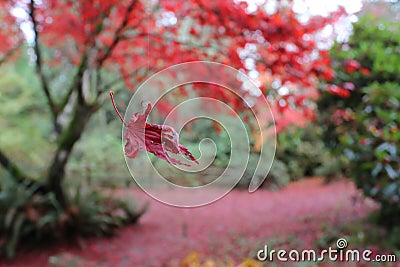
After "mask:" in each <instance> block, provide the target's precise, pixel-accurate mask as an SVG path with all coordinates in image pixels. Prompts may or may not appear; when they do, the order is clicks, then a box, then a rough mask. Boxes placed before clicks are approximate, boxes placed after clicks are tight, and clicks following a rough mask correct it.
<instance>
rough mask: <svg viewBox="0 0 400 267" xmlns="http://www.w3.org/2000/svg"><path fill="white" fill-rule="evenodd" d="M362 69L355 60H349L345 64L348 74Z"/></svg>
mask: <svg viewBox="0 0 400 267" xmlns="http://www.w3.org/2000/svg"><path fill="white" fill-rule="evenodd" d="M360 67H361V65H360V63H359V62H358V61H356V60H354V59H350V60H347V61H346V62H345V64H344V69H345V71H346V72H347V73H348V74H353V73H354V72H356V71H357V70H359V69H360Z"/></svg>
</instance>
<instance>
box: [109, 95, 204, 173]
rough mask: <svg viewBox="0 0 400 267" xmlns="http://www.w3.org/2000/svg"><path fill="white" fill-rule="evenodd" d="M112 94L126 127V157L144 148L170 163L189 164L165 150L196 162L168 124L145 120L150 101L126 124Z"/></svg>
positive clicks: (149, 108) (131, 156)
mask: <svg viewBox="0 0 400 267" xmlns="http://www.w3.org/2000/svg"><path fill="white" fill-rule="evenodd" d="M113 94H114V93H113V92H112V91H110V97H111V101H112V104H113V106H114V109H115V111H116V112H117V115H118V117H119V118H120V120H121V121H122V122H123V123H124V125H125V127H127V130H126V132H125V135H124V139H125V140H126V141H127V142H126V144H125V155H126V156H127V157H128V158H135V157H136V155H137V153H138V152H139V151H140V150H145V151H148V152H151V153H153V154H154V155H155V156H156V157H158V158H160V159H163V160H165V161H167V162H168V163H170V164H175V165H186V166H190V165H189V164H186V163H183V162H181V161H179V160H177V159H175V158H171V157H170V156H169V155H168V154H167V152H171V153H173V154H181V155H184V156H187V157H188V158H189V159H190V160H191V161H193V162H196V163H197V164H198V161H197V160H196V159H195V157H193V155H192V153H190V151H189V150H188V149H187V148H186V147H184V146H183V145H181V144H180V143H179V135H178V133H177V132H176V131H175V130H174V128H172V127H171V126H168V125H158V124H150V123H147V122H146V119H147V116H148V115H149V113H150V111H151V108H152V106H151V104H150V103H148V104H147V108H146V110H145V112H144V113H143V114H139V113H138V112H136V113H135V114H133V115H132V118H131V120H130V121H129V124H127V123H126V122H125V121H124V119H123V118H122V116H121V114H120V113H119V111H118V109H117V107H116V105H115V102H114V95H113Z"/></svg>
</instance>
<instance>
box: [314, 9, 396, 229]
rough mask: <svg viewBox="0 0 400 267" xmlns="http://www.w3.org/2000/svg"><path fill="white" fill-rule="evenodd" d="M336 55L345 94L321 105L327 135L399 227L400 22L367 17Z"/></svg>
mask: <svg viewBox="0 0 400 267" xmlns="http://www.w3.org/2000/svg"><path fill="white" fill-rule="evenodd" d="M331 54H332V57H333V58H334V61H333V64H334V67H335V69H336V78H335V79H334V80H333V81H332V82H333V83H334V84H335V85H336V86H337V87H335V89H337V88H339V89H340V92H341V93H340V94H339V95H337V92H338V91H336V92H335V91H333V92H332V91H331V94H329V93H326V92H325V93H323V95H322V97H321V99H320V101H319V103H318V105H319V108H320V112H321V116H320V119H321V122H322V125H324V138H325V140H326V143H327V144H328V145H329V146H330V147H331V148H332V149H333V151H335V153H336V154H337V155H345V156H346V157H347V158H348V160H349V167H348V172H347V175H349V176H350V177H351V178H353V179H354V181H355V183H356V185H357V187H358V188H360V189H361V190H362V191H363V192H364V194H365V195H366V196H368V197H371V198H373V199H375V200H376V201H378V202H379V203H380V204H381V210H380V215H381V219H380V222H381V223H383V224H384V225H385V226H387V227H388V228H389V229H390V228H393V227H395V226H396V225H398V223H399V222H400V131H399V128H400V116H399V111H400V85H399V83H400V76H399V73H400V25H399V24H398V23H397V22H389V21H385V20H384V19H382V18H381V19H376V18H372V17H369V16H367V17H364V18H362V19H361V20H360V22H358V23H357V24H355V25H354V33H353V35H352V36H351V38H350V40H349V41H348V43H343V44H337V45H336V46H335V47H334V48H333V49H332V51H331ZM330 89H332V87H330V86H326V87H325V90H326V91H329V90H330ZM332 93H333V94H332ZM342 93H344V95H343V94H342ZM341 96H342V97H341Z"/></svg>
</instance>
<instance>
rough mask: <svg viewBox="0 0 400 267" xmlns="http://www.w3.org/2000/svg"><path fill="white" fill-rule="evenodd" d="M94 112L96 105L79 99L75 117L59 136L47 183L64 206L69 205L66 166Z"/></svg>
mask: <svg viewBox="0 0 400 267" xmlns="http://www.w3.org/2000/svg"><path fill="white" fill-rule="evenodd" d="M93 113H94V107H92V106H88V105H86V104H85V103H84V101H79V100H78V101H77V103H76V107H75V111H74V113H73V117H72V119H71V121H70V123H69V125H68V127H67V128H65V129H64V130H63V131H62V133H61V135H60V136H59V140H58V146H57V150H56V152H55V155H54V158H53V161H52V163H51V165H50V168H49V172H48V175H47V185H48V189H49V191H50V192H53V193H54V194H55V197H56V199H57V201H58V202H59V203H60V205H61V206H62V207H64V208H65V207H67V206H68V200H67V198H66V196H65V193H64V191H63V187H62V183H63V180H64V177H65V167H66V165H67V162H68V159H69V157H70V155H71V152H72V149H73V147H74V144H75V143H76V141H78V140H79V138H80V137H81V135H82V133H83V131H84V129H85V126H86V125H87V123H88V122H89V119H90V117H91V116H92V115H93Z"/></svg>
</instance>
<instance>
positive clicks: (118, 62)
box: [0, 0, 354, 103]
mask: <svg viewBox="0 0 400 267" xmlns="http://www.w3.org/2000/svg"><path fill="white" fill-rule="evenodd" d="M32 1H33V0H32ZM29 2H30V1H17V0H10V1H4V2H2V3H1V12H0V19H1V21H2V22H4V23H3V24H4V25H2V27H1V31H0V56H1V55H2V54H4V53H6V52H7V51H9V49H10V47H11V46H13V45H15V44H16V43H17V39H18V38H19V36H22V35H21V32H20V30H19V27H18V25H17V24H16V23H15V19H13V17H12V16H11V15H10V14H11V13H10V12H11V10H12V9H13V8H14V7H15V6H18V7H20V8H23V9H25V10H26V11H27V12H28V13H29V10H30V6H29ZM265 4H268V1H267V2H266V3H265ZM34 7H35V13H34V15H33V17H34V18H35V20H36V21H35V23H36V28H37V34H38V42H40V43H41V44H42V45H44V46H46V47H47V48H48V49H49V51H50V53H48V56H47V55H46V57H45V56H44V55H43V58H42V61H43V62H42V64H43V65H47V66H49V67H51V68H49V69H54V68H56V67H58V68H64V66H75V70H76V69H78V68H79V67H82V66H83V67H85V68H88V69H92V70H93V69H94V70H100V69H101V70H102V71H106V72H109V73H118V74H120V75H121V77H122V79H123V80H124V81H125V85H126V86H127V87H129V88H131V89H132V90H133V89H134V88H136V87H137V84H138V83H140V82H141V81H142V80H143V79H144V78H145V77H147V76H148V75H149V72H153V71H157V70H160V69H161V68H163V67H167V66H170V65H172V64H176V63H181V62H187V61H194V60H211V61H216V62H221V63H225V64H228V65H230V66H233V67H235V68H237V69H241V70H243V71H244V72H250V71H253V72H254V71H257V72H258V73H259V76H261V75H263V74H265V73H267V74H268V75H270V76H271V77H273V79H278V80H280V81H281V83H282V85H285V84H287V83H291V84H297V85H298V87H297V88H303V87H312V86H313V85H314V84H315V80H316V78H317V77H320V76H322V77H323V78H324V79H326V80H331V79H332V78H333V77H334V73H333V71H332V69H331V68H330V60H329V55H328V53H327V52H326V51H324V50H321V49H320V48H318V46H317V44H316V42H315V41H314V40H313V39H314V38H313V36H314V35H315V34H316V33H318V31H320V30H321V29H323V28H324V27H325V26H326V25H327V24H332V23H334V22H335V21H337V19H339V17H340V16H341V15H343V14H344V10H343V9H339V10H338V11H337V12H333V13H331V14H330V15H329V16H326V17H321V16H314V17H311V18H310V20H308V21H307V22H301V21H300V20H299V19H298V14H296V13H295V12H294V11H293V10H292V9H291V8H290V6H289V7H288V6H285V4H280V3H279V2H278V4H277V8H276V12H273V13H272V14H271V13H267V12H266V10H265V9H264V8H263V6H259V8H257V9H256V10H251V11H249V9H248V5H247V4H246V3H244V2H243V1H234V0H228V1H226V0H216V1H208V0H188V1H181V0H158V1H155V2H154V1H153V2H150V1H141V0H104V1H86V0H77V1H61V0H43V1H34ZM21 20H25V21H26V22H31V20H32V18H30V17H29V16H27V18H25V19H21ZM188 22H190V23H191V27H185V26H184V25H187V24H188ZM185 29H186V31H185ZM15 31H18V32H19V35H18V34H15ZM246 61H247V62H253V63H252V64H244V62H246ZM353 68H354V67H353ZM75 70H72V73H73V71H75ZM143 70H144V71H143ZM49 76H52V77H54V79H57V77H58V75H54V73H52V74H51V75H49ZM62 76H65V75H64V74H60V75H59V77H62ZM99 80H100V81H101V79H99ZM108 85H109V84H107V83H104V84H98V88H99V91H102V92H106V91H108V88H107V86H108ZM261 86H262V87H263V88H264V89H265V90H264V91H266V94H268V93H269V92H268V91H269V90H270V87H271V84H262V85H261ZM298 91H299V93H296V94H293V96H294V97H302V96H305V97H308V95H307V94H303V93H301V92H300V91H302V90H298ZM211 94H213V93H211ZM275 95H276V94H275ZM226 97H227V98H228V100H229V96H227V95H225V94H224V93H222V94H220V93H218V98H222V99H221V100H226V99H225V98H226ZM227 102H228V101H227ZM295 103H305V102H304V101H295Z"/></svg>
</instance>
